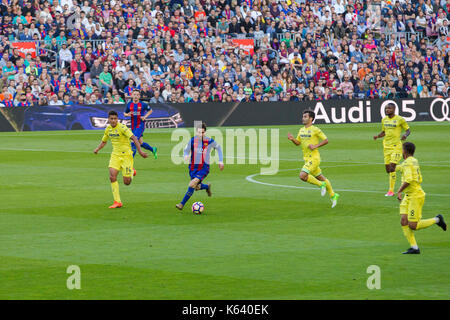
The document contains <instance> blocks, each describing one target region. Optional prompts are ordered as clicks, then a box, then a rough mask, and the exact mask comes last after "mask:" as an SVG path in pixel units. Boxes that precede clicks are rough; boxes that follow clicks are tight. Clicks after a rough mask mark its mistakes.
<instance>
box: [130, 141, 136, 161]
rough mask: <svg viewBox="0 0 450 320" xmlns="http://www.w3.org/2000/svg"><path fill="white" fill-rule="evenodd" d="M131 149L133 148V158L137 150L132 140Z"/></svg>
mask: <svg viewBox="0 0 450 320" xmlns="http://www.w3.org/2000/svg"><path fill="white" fill-rule="evenodd" d="M131 150H133V158H134V156H135V155H136V151H137V149H136V145H135V144H134V142H132V143H131Z"/></svg>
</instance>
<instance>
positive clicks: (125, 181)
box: [123, 178, 131, 186]
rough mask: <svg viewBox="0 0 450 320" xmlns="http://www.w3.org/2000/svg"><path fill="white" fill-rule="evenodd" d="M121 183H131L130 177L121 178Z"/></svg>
mask: <svg viewBox="0 0 450 320" xmlns="http://www.w3.org/2000/svg"><path fill="white" fill-rule="evenodd" d="M123 183H124V184H125V185H127V186H129V185H130V184H131V178H123Z"/></svg>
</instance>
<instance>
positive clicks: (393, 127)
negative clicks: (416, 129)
mask: <svg viewBox="0 0 450 320" xmlns="http://www.w3.org/2000/svg"><path fill="white" fill-rule="evenodd" d="M381 128H382V131H384V133H385V134H386V135H385V137H384V140H383V146H384V147H385V148H395V147H399V146H401V145H402V142H401V140H400V138H401V135H402V130H405V131H406V130H408V129H409V126H408V123H407V122H406V120H405V119H403V117H400V116H399V115H395V116H394V117H392V118H389V117H388V116H386V117H384V118H383V120H381Z"/></svg>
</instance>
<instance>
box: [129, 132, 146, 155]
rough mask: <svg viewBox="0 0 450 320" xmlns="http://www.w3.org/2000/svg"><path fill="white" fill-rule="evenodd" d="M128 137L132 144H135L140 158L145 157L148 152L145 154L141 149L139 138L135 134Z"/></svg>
mask: <svg viewBox="0 0 450 320" xmlns="http://www.w3.org/2000/svg"><path fill="white" fill-rule="evenodd" d="M130 139H131V140H132V141H133V142H134V145H135V146H136V149H137V151H138V152H139V154H140V155H141V157H142V158H147V157H148V154H146V153H145V152H143V151H142V149H141V144H140V143H139V140H138V139H137V138H136V136H135V135H133V136H131V138H130Z"/></svg>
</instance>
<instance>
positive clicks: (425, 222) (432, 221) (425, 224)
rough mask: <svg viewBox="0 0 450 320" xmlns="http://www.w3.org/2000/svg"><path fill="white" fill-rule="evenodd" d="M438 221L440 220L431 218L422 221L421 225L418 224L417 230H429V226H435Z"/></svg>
mask: <svg viewBox="0 0 450 320" xmlns="http://www.w3.org/2000/svg"><path fill="white" fill-rule="evenodd" d="M436 220H438V219H436V218H431V219H426V220H420V221H419V223H418V224H417V227H416V230H420V229H425V228H428V227H429V226H432V225H433V224H435V223H436Z"/></svg>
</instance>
